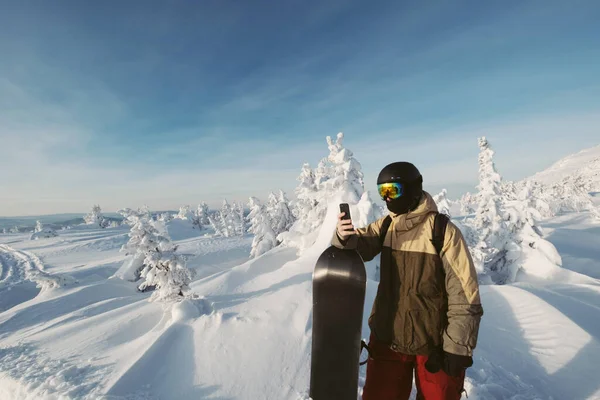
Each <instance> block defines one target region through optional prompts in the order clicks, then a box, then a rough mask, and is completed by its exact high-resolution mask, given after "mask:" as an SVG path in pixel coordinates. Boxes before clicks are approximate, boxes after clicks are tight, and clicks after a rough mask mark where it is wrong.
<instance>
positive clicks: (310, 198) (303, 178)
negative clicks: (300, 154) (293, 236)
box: [292, 163, 317, 221]
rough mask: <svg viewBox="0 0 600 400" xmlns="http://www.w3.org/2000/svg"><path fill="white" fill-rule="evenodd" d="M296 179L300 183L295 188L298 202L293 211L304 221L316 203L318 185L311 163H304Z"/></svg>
mask: <svg viewBox="0 0 600 400" xmlns="http://www.w3.org/2000/svg"><path fill="white" fill-rule="evenodd" d="M296 180H297V181H299V182H300V183H299V184H298V186H297V187H296V189H295V194H296V202H295V203H294V208H293V210H292V212H293V214H294V217H295V218H296V219H297V220H300V221H304V220H306V219H307V217H308V215H309V213H310V211H311V210H312V209H313V208H314V207H315V205H316V195H315V193H316V192H317V185H316V183H315V174H314V172H313V170H312V169H311V168H310V164H308V163H304V165H302V171H301V172H300V175H299V176H298V178H296Z"/></svg>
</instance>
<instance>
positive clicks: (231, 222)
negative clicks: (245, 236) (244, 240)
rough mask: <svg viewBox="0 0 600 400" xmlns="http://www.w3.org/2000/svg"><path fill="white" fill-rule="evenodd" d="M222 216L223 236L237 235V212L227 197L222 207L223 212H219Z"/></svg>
mask: <svg viewBox="0 0 600 400" xmlns="http://www.w3.org/2000/svg"><path fill="white" fill-rule="evenodd" d="M219 216H220V217H221V221H220V222H221V229H222V232H223V236H225V237H232V236H235V233H236V227H237V225H238V224H237V215H236V214H235V212H234V210H233V207H231V204H229V203H228V202H227V199H224V200H223V206H222V207H221V212H220V213H219Z"/></svg>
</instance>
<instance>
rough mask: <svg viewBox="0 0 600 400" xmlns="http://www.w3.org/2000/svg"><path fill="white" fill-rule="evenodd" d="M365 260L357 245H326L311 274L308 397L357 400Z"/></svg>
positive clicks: (326, 399) (365, 278) (365, 275)
mask: <svg viewBox="0 0 600 400" xmlns="http://www.w3.org/2000/svg"><path fill="white" fill-rule="evenodd" d="M366 282H367V274H366V272H365V264H364V262H363V260H362V258H361V257H360V255H359V254H358V253H357V252H356V251H355V250H340V249H338V248H336V247H333V246H331V247H329V248H328V249H327V250H325V251H324V252H323V254H321V257H319V260H318V261H317V265H316V266H315V270H314V273H313V318H312V354H311V367H310V397H311V398H312V399H313V400H346V399H347V400H356V398H357V392H358V368H359V357H360V350H361V348H360V340H361V331H362V320H363V309H364V304H365V286H366Z"/></svg>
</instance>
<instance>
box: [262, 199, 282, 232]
mask: <svg viewBox="0 0 600 400" xmlns="http://www.w3.org/2000/svg"><path fill="white" fill-rule="evenodd" d="M278 204H279V200H278V199H277V196H276V195H275V193H273V192H270V193H269V197H268V198H267V205H266V207H265V209H266V210H267V215H268V216H269V220H271V221H273V222H272V223H271V226H272V227H274V226H275V225H276V223H275V222H274V220H275V219H276V214H277V205H278Z"/></svg>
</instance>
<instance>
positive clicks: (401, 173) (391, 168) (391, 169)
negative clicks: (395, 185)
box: [377, 161, 423, 185]
mask: <svg viewBox="0 0 600 400" xmlns="http://www.w3.org/2000/svg"><path fill="white" fill-rule="evenodd" d="M419 181H420V183H423V177H422V176H421V173H420V172H419V170H418V169H417V167H415V166H414V165H413V164H411V163H409V162H406V161H400V162H395V163H391V164H388V165H386V166H385V167H384V168H383V169H382V170H381V172H380V173H379V176H378V177H377V184H378V185H379V184H381V183H387V182H401V183H405V184H411V183H419Z"/></svg>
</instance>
